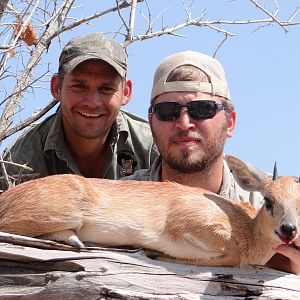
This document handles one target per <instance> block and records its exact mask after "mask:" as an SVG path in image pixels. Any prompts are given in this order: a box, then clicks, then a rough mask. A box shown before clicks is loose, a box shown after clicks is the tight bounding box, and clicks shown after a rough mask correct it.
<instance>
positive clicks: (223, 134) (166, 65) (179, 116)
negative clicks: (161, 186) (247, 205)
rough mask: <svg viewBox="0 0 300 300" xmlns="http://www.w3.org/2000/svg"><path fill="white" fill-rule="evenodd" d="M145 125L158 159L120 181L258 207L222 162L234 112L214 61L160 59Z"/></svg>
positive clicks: (182, 56)
mask: <svg viewBox="0 0 300 300" xmlns="http://www.w3.org/2000/svg"><path fill="white" fill-rule="evenodd" d="M148 120H149V124H150V127H151V131H152V134H153V138H154V141H155V143H156V145H157V148H158V150H159V152H160V156H159V157H157V158H156V160H155V161H154V163H153V165H152V166H151V167H150V168H149V169H144V170H138V171H137V172H135V173H134V174H133V175H132V176H128V177H127V178H124V179H135V180H151V181H175V182H178V183H181V184H185V185H189V186H195V187H201V188H203V189H207V190H210V191H212V192H214V193H218V194H220V195H221V196H223V197H226V198H235V199H236V200H237V201H240V198H241V197H242V198H243V199H245V200H251V202H252V203H253V204H254V205H255V206H257V207H258V206H260V205H261V203H262V196H261V195H260V194H259V193H249V192H247V191H244V190H243V189H242V188H241V187H240V186H239V185H238V184H237V182H236V181H235V180H234V177H233V175H232V173H231V172H230V170H229V168H228V166H227V164H226V161H225V160H224V145H225V142H226V139H227V138H230V137H231V136H232V134H233V131H234V128H235V124H236V112H235V111H234V106H233V104H232V102H231V98H230V94H229V90H228V86H227V81H226V78H225V73H224V70H223V68H222V66H221V64H220V63H219V62H218V61H217V60H216V59H214V58H212V57H210V56H207V55H204V54H202V53H199V52H193V51H186V52H180V53H176V54H173V55H170V56H168V57H167V58H165V59H164V60H162V61H161V63H160V64H159V66H158V67H157V69H156V72H155V75H154V81H153V88H152V93H151V104H150V108H149V116H148Z"/></svg>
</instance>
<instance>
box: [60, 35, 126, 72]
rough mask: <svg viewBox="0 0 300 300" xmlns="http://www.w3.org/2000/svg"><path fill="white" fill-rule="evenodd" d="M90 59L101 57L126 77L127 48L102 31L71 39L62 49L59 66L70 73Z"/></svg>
mask: <svg viewBox="0 0 300 300" xmlns="http://www.w3.org/2000/svg"><path fill="white" fill-rule="evenodd" d="M88 59H101V60H104V61H106V62H107V63H109V64H110V65H111V66H112V67H114V68H115V69H116V70H117V71H118V73H119V74H120V75H121V76H122V77H126V71H127V53H126V50H125V48H124V47H123V46H122V45H120V44H119V43H118V42H116V41H114V40H109V39H107V38H106V37H105V36H104V35H103V34H101V33H92V34H88V35H83V36H78V37H75V38H73V39H71V40H70V41H69V42H68V43H67V45H66V46H65V47H64V49H63V50H62V53H61V55H60V57H59V66H60V67H63V69H64V70H65V71H66V72H67V73H69V72H71V71H73V70H74V68H75V67H76V66H78V65H79V64H80V63H82V62H83V61H85V60H88Z"/></svg>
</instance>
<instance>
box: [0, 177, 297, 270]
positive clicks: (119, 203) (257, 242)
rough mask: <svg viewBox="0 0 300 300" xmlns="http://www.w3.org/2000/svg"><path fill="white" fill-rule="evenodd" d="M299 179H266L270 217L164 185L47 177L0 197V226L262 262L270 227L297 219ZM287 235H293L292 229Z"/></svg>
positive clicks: (198, 258) (220, 261) (192, 259)
mask: <svg viewBox="0 0 300 300" xmlns="http://www.w3.org/2000/svg"><path fill="white" fill-rule="evenodd" d="M299 191H300V190H299V183H298V182H296V180H295V179H294V178H292V177H282V178H280V179H279V180H277V181H272V180H270V181H268V182H266V184H265V187H264V193H265V195H266V196H267V197H269V198H272V200H273V203H274V208H273V215H271V214H270V213H269V212H268V211H266V209H265V207H263V208H262V209H261V210H260V211H259V212H258V213H257V216H256V217H254V218H253V216H254V215H256V211H255V210H254V208H251V207H250V206H249V205H247V204H241V205H239V204H237V203H235V202H233V201H230V200H225V199H223V198H221V197H220V196H218V195H215V194H212V193H210V192H208V191H205V190H202V189H198V188H192V187H187V186H183V185H179V184H175V183H170V182H141V181H114V180H105V179H87V178H84V177H80V176H77V175H70V174H69V175H53V176H48V177H45V178H42V179H36V180H32V181H29V182H26V183H23V184H20V185H18V186H16V187H14V188H11V189H9V190H8V191H6V192H4V193H3V194H2V195H1V196H0V230H1V231H4V232H9V233H14V234H21V235H26V236H32V237H35V236H43V237H44V238H53V239H56V240H63V241H65V242H69V243H70V242H72V240H73V239H74V236H75V238H76V236H77V237H78V238H79V239H80V240H81V241H82V242H86V241H90V242H95V243H100V244H109V245H133V246H137V247H143V248H148V249H153V250H157V251H160V252H163V253H165V254H167V255H170V256H172V257H175V258H178V259H179V260H180V261H183V262H188V263H193V264H199V265H210V266H238V265H248V264H260V265H261V264H265V263H266V261H267V260H268V259H269V258H270V257H271V256H272V254H273V250H272V248H273V247H275V246H277V245H279V244H281V243H282V242H281V241H280V239H279V238H278V236H277V235H276V234H275V232H274V230H279V231H280V225H281V224H282V222H284V221H286V219H287V218H288V222H290V223H295V222H297V218H298V215H297V211H296V209H297V201H299V202H300V199H299V195H300V193H299ZM293 238H296V233H295V236H294V237H293Z"/></svg>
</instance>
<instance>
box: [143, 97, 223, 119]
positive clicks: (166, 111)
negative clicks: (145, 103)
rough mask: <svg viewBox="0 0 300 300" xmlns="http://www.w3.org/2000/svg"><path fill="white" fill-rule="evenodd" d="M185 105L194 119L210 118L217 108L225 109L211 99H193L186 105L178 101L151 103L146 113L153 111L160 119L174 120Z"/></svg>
mask: <svg viewBox="0 0 300 300" xmlns="http://www.w3.org/2000/svg"><path fill="white" fill-rule="evenodd" d="M183 107H186V108H187V110H188V113H189V115H190V117H191V118H193V119H195V120H203V119H211V118H213V117H214V116H215V115H216V113H217V110H226V107H225V105H224V104H223V103H222V104H219V103H216V102H215V101H213V100H194V101H190V102H188V103H187V104H186V105H181V104H180V103H178V102H161V103H157V104H151V106H150V107H149V110H148V113H149V114H153V113H155V115H156V117H157V119H158V120H160V121H176V120H177V119H178V118H179V117H180V112H181V108H183Z"/></svg>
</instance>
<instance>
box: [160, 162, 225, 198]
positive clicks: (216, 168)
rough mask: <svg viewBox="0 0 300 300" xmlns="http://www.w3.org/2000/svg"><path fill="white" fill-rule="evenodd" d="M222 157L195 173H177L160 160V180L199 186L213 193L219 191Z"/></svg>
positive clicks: (221, 177)
mask: <svg viewBox="0 0 300 300" xmlns="http://www.w3.org/2000/svg"><path fill="white" fill-rule="evenodd" d="M223 165H224V162H223V157H220V158H219V159H218V160H217V161H216V162H215V163H214V164H213V166H210V168H209V169H204V170H202V171H200V172H197V173H191V174H187V173H179V172H177V171H175V170H174V169H172V168H170V167H169V166H168V165H167V163H166V162H165V161H164V160H162V174H161V180H162V181H174V182H177V183H180V184H183V185H187V186H192V187H199V188H202V189H205V190H208V191H211V192H213V193H216V194H217V193H219V191H220V188H221V185H222V180H223Z"/></svg>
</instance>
